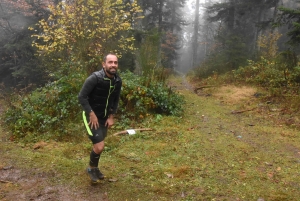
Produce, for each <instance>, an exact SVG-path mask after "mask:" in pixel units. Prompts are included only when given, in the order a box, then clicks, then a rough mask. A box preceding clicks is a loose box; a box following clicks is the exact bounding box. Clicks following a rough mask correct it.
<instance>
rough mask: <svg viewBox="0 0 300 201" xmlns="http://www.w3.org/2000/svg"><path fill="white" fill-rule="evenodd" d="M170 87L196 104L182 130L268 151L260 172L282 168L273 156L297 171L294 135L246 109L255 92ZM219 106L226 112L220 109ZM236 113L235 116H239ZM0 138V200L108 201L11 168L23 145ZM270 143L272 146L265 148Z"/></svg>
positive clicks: (299, 159)
mask: <svg viewBox="0 0 300 201" xmlns="http://www.w3.org/2000/svg"><path fill="white" fill-rule="evenodd" d="M170 86H171V87H172V88H175V89H177V90H178V91H179V92H180V93H182V94H183V95H185V96H187V100H188V102H187V107H195V106H196V105H198V104H199V107H198V108H197V109H193V110H190V111H187V115H186V116H187V117H186V118H188V119H187V120H186V121H189V122H190V126H189V128H187V132H196V131H197V133H198V132H199V133H201V135H207V139H208V140H209V141H211V142H212V143H213V142H216V141H218V136H219V135H228V136H233V137H234V139H236V140H237V142H243V143H245V144H247V146H249V147H251V149H250V150H247V149H244V148H243V151H244V152H247V154H248V153H249V154H253V153H256V152H265V153H272V154H273V155H274V158H273V159H269V161H265V164H262V166H263V165H266V166H267V167H261V168H262V169H261V170H260V171H265V169H267V168H273V169H274V168H275V169H276V168H277V170H276V171H280V169H284V168H287V167H286V166H285V164H282V163H281V162H280V159H279V158H278V159H277V157H285V158H286V157H288V158H289V160H290V163H291V164H292V165H294V166H296V167H298V165H299V164H300V147H299V145H300V143H299V136H296V135H295V134H294V133H295V132H292V131H291V130H290V129H289V128H286V127H285V126H282V125H275V123H274V122H271V121H269V120H268V119H266V118H267V117H268V116H270V114H266V113H265V112H264V108H265V107H269V106H267V105H266V104H264V103H259V106H258V107H257V108H255V112H253V110H247V109H249V108H250V109H253V107H252V103H253V102H254V101H255V97H254V96H253V94H254V93H255V89H252V88H246V87H233V86H224V87H222V88H220V89H218V90H216V91H212V90H211V89H206V90H205V91H203V90H202V91H199V94H198V96H195V93H194V88H195V86H193V85H192V84H191V83H189V82H188V81H187V80H186V77H185V76H181V78H180V79H173V80H171V82H170ZM212 94H213V95H212ZM241 103H242V104H241ZM212 104H215V107H214V109H213V111H212V109H211V108H212V107H211V105H212ZM199 108H200V109H199ZM219 108H223V109H224V108H225V109H224V110H222V111H220V110H219ZM1 110H2V109H1V106H0V111H1ZM224 111H227V112H226V114H224ZM239 111H240V113H238V112H239ZM271 115H273V114H271ZM195 119H198V121H194V120H195ZM258 126H259V127H263V129H257V127H258ZM267 127H274V129H276V131H274V132H273V133H272V134H268V130H267ZM261 130H263V131H261ZM0 135H1V136H0V137H1V138H0V139H1V140H0V155H1V162H0V181H1V182H0V200H3V201H4V200H7V201H10V200H21V201H22V200H24V201H25V200H39V201H41V200H63V201H71V200H72V201H73V200H76V201H81V200H82V201H84V200H85V201H94V200H99V201H106V200H109V199H108V196H107V192H106V190H105V189H101V186H100V188H99V186H97V185H96V186H92V185H85V186H78V187H77V188H76V189H74V187H70V186H69V185H68V184H60V185H53V184H52V183H51V182H49V180H50V179H51V178H53V177H59V172H55V171H54V172H53V173H45V172H43V171H42V170H40V169H39V168H36V166H35V165H34V164H32V166H33V167H34V168H32V169H30V170H28V169H26V170H25V169H23V168H22V167H21V166H16V165H14V160H16V159H18V160H22V150H23V148H24V147H22V145H19V144H16V143H12V142H11V141H10V139H9V137H8V136H9V135H8V133H6V132H4V131H3V129H1V128H0ZM270 144H274V145H275V146H274V147H273V146H270ZM234 146H235V145H234V144H233V145H232V151H233V152H234V151H236V150H235V147H234ZM13 149H14V150H15V149H17V150H18V153H20V155H19V156H15V155H14V156H12V155H11V154H13V153H16V152H15V151H14V152H12V150H13ZM32 151H33V152H34V151H35V150H32ZM2 156H4V157H2ZM252 160H256V159H252ZM291 164H289V165H288V166H290V165H291ZM41 165H42V164H41ZM83 171H84V170H83ZM276 171H275V172H276ZM243 174H244V173H243ZM273 175H275V173H274V172H272V173H270V175H269V177H270V179H273V177H274V179H275V176H273ZM77 176H79V175H77ZM294 185H295V188H298V189H299V188H300V186H299V183H296V181H295V183H294ZM110 188H113V186H111V187H110ZM111 200H113V199H111Z"/></svg>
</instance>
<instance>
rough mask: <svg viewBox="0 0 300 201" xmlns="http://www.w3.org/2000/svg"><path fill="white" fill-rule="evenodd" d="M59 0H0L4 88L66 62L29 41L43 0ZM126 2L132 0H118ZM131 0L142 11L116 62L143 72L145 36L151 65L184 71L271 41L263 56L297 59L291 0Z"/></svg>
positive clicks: (230, 66) (232, 64)
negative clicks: (130, 42)
mask: <svg viewBox="0 0 300 201" xmlns="http://www.w3.org/2000/svg"><path fill="white" fill-rule="evenodd" d="M59 2H60V0H1V2H0V28H1V31H0V56H1V57H0V58H1V60H0V83H2V85H4V86H5V88H9V87H16V86H17V87H19V88H22V87H27V86H28V85H30V84H34V85H36V86H42V85H44V84H45V83H47V82H48V81H49V80H51V79H52V77H51V75H52V73H53V71H56V70H57V69H58V68H59V66H61V65H64V64H63V63H66V62H67V61H62V62H61V63H57V62H53V60H51V59H49V58H46V57H43V56H38V54H37V48H36V47H34V46H32V42H33V40H35V39H34V38H33V37H31V36H32V35H33V34H42V32H43V30H41V29H38V28H36V27H35V26H36V24H37V23H38V21H40V20H42V19H45V20H47V19H48V17H49V15H50V10H49V8H48V5H58V4H59ZM68 2H69V3H70V4H71V3H72V1H68ZM79 2H80V1H79ZM128 2H129V3H130V2H131V1H128V0H127V1H126V0H124V1H123V3H124V4H126V3H128ZM132 2H133V1H132ZM136 3H137V4H138V6H140V8H141V9H142V12H141V13H139V15H142V16H144V18H142V19H139V20H136V21H135V22H133V23H132V26H131V30H130V33H131V34H132V36H133V37H134V39H135V44H134V45H135V48H137V49H136V50H132V51H126V52H123V57H122V59H121V64H120V66H121V68H122V70H124V69H129V70H131V71H134V70H136V72H137V73H139V72H140V73H141V65H142V64H144V63H145V62H143V61H142V60H143V56H144V55H143V52H142V51H143V45H147V46H149V44H148V43H147V42H149V41H150V43H151V42H152V43H154V44H155V43H157V44H156V45H157V47H156V53H154V52H151V54H153V55H154V54H157V55H156V56H155V57H153V58H152V59H153V60H154V61H151V62H149V61H147V63H148V64H147V65H150V66H149V68H155V66H159V67H162V68H167V69H176V70H178V71H180V72H184V73H186V72H188V71H189V70H191V69H195V68H199V69H202V70H200V71H201V73H199V76H204V77H205V76H209V75H211V74H213V73H215V72H218V73H224V72H227V71H231V70H234V69H237V68H239V67H240V66H243V65H246V64H247V61H248V60H250V59H251V60H254V61H257V60H259V59H260V58H261V56H262V49H263V48H271V47H270V46H272V45H273V46H274V48H275V49H274V50H273V53H272V52H270V51H269V50H268V51H269V55H265V56H266V57H270V56H275V54H278V53H282V55H285V58H283V59H286V60H287V63H286V64H285V65H288V66H292V67H295V66H296V65H297V57H296V55H297V54H298V52H299V50H298V44H299V36H298V33H299V24H298V22H299V20H300V15H299V10H298V5H299V3H297V1H294V0H251V1H249V0H223V1H221V0H220V1H213V0H205V1H204V0H201V1H200V0H195V1H193V0H190V1H186V0H151V1H146V0H138V1H137V2H136ZM294 9H295V10H294ZM28 27H35V28H34V30H30V29H28ZM156 36H157V37H158V38H155V37H156ZM263 37H265V38H266V39H269V40H274V41H273V43H270V44H271V45H270V44H268V47H265V46H263V45H266V44H262V42H261V43H259V41H260V40H261V39H263ZM276 37H277V38H276ZM152 45H153V44H152ZM275 45H276V46H277V47H275ZM101 54H103V51H102V52H101ZM272 54H273V55H272ZM52 57H54V56H52ZM50 58H51V57H50ZM62 59H63V58H62ZM65 59H66V60H67V58H65Z"/></svg>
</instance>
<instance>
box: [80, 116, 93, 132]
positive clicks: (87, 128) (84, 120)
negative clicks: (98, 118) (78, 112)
mask: <svg viewBox="0 0 300 201" xmlns="http://www.w3.org/2000/svg"><path fill="white" fill-rule="evenodd" d="M82 118H83V122H84V125H85V128H86V130H87V132H88V134H89V135H91V136H93V133H92V131H91V128H90V127H89V123H88V122H87V120H86V116H85V111H83V112H82Z"/></svg>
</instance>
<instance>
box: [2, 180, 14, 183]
mask: <svg viewBox="0 0 300 201" xmlns="http://www.w3.org/2000/svg"><path fill="white" fill-rule="evenodd" d="M0 182H1V183H9V184H12V183H13V182H11V181H5V180H0Z"/></svg>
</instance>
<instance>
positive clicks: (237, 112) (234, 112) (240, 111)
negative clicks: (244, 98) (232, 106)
mask: <svg viewBox="0 0 300 201" xmlns="http://www.w3.org/2000/svg"><path fill="white" fill-rule="evenodd" d="M256 108H257V107H254V108H252V109H247V110H239V111H232V112H231V114H240V113H243V112H249V111H252V110H255V109H256Z"/></svg>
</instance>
